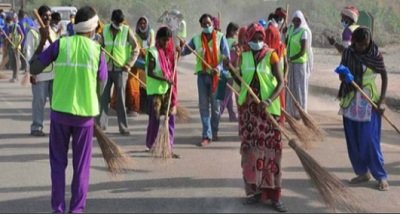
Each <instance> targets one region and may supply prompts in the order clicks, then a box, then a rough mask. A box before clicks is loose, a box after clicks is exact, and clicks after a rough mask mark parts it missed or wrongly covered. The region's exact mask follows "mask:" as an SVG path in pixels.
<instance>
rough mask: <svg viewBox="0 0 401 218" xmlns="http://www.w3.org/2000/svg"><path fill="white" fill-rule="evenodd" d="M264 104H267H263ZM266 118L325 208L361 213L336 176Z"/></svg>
mask: <svg viewBox="0 0 401 218" xmlns="http://www.w3.org/2000/svg"><path fill="white" fill-rule="evenodd" d="M234 74H235V75H236V77H237V78H238V79H239V80H240V81H241V83H243V84H244V85H245V87H246V88H247V89H248V92H249V93H250V94H251V96H252V97H253V98H254V100H255V101H256V103H258V104H259V103H261V101H260V99H259V98H258V96H257V95H256V94H255V93H254V92H253V90H252V89H251V88H250V87H249V85H248V84H247V83H245V81H244V80H243V79H242V77H240V76H238V74H236V73H235V72H234ZM263 103H264V104H266V106H267V103H266V102H263ZM266 114H267V117H268V118H269V120H270V121H271V122H272V124H273V125H274V126H275V127H276V128H278V129H279V130H280V132H281V133H282V134H283V135H284V136H285V137H286V138H287V139H288V141H289V146H290V147H291V148H292V149H293V150H294V151H295V153H296V154H297V156H298V158H299V159H300V161H301V163H302V166H303V168H304V169H305V171H306V173H307V174H308V176H309V178H310V179H311V181H312V182H313V184H314V185H315V186H316V188H317V190H318V191H319V193H320V195H321V196H322V198H323V200H324V202H325V204H326V206H327V207H328V208H331V209H332V210H333V211H334V210H336V209H342V210H345V211H347V212H361V211H363V209H362V208H361V206H360V205H359V204H358V202H359V200H358V199H357V197H355V196H354V195H353V194H352V192H351V191H349V190H348V189H347V187H346V186H345V185H344V184H343V183H342V182H341V180H340V179H338V178H337V177H336V176H334V175H332V174H331V173H329V172H328V171H327V170H326V169H325V168H323V167H322V166H321V165H320V164H319V163H318V162H317V161H316V160H314V159H313V157H312V156H310V155H309V154H308V153H307V152H306V151H305V150H303V149H302V148H301V146H300V145H299V144H300V143H299V142H298V141H297V140H296V139H293V138H290V136H289V135H288V134H287V133H286V132H285V131H283V128H282V127H281V126H280V125H279V124H278V123H277V121H276V120H275V119H274V117H273V116H272V115H271V114H269V113H268V112H267V111H266Z"/></svg>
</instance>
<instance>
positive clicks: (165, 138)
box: [150, 53, 179, 160]
mask: <svg viewBox="0 0 401 218" xmlns="http://www.w3.org/2000/svg"><path fill="white" fill-rule="evenodd" d="M178 58H179V53H177V55H176V59H175V64H174V71H173V77H172V78H173V80H174V78H175V75H176V69H177V64H178ZM172 95H173V85H171V86H170V93H169V96H168V102H167V110H166V115H165V116H164V122H163V124H162V125H161V128H160V129H159V132H158V134H157V137H156V140H155V143H154V144H153V146H152V149H151V150H150V152H151V153H152V155H153V157H156V158H162V159H164V160H166V159H169V158H171V157H172V155H173V152H172V150H171V145H170V133H169V124H168V121H169V112H170V106H171V97H172Z"/></svg>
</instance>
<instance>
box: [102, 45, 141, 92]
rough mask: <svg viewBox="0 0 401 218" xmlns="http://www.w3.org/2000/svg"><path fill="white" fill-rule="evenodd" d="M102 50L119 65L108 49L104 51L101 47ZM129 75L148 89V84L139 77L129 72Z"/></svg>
mask: <svg viewBox="0 0 401 218" xmlns="http://www.w3.org/2000/svg"><path fill="white" fill-rule="evenodd" d="M100 49H101V50H102V51H103V52H104V53H105V54H106V55H107V56H109V58H111V59H112V60H113V61H114V62H117V63H119V61H118V60H117V59H116V58H115V57H113V55H112V54H110V53H109V52H108V51H106V49H104V48H103V47H100ZM128 73H129V74H130V75H131V76H133V77H134V78H135V79H136V80H138V81H139V83H140V84H141V85H142V86H143V87H144V88H146V84H145V83H144V82H143V81H142V80H141V79H140V78H139V77H138V75H135V74H133V73H132V72H131V71H128Z"/></svg>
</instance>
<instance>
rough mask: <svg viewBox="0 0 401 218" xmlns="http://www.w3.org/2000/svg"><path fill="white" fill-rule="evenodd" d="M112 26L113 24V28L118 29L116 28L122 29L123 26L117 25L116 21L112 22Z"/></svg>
mask: <svg viewBox="0 0 401 218" xmlns="http://www.w3.org/2000/svg"><path fill="white" fill-rule="evenodd" d="M111 26H113V28H114V29H116V30H120V29H121V26H117V25H116V24H114V23H111Z"/></svg>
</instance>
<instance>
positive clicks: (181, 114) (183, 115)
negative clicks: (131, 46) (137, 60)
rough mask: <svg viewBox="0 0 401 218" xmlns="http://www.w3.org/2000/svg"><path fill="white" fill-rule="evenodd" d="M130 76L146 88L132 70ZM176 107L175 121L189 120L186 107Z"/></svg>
mask: <svg viewBox="0 0 401 218" xmlns="http://www.w3.org/2000/svg"><path fill="white" fill-rule="evenodd" d="M101 49H102V51H103V52H104V53H105V54H106V55H107V56H109V57H110V58H111V59H113V60H114V61H115V62H118V61H117V60H116V59H115V58H114V57H113V56H112V55H111V54H110V53H109V52H108V51H106V49H104V48H101ZM128 73H129V74H130V75H131V76H133V77H134V78H135V79H136V80H138V82H139V83H140V84H141V85H142V86H143V87H144V88H146V84H145V83H144V82H143V81H142V80H141V79H140V78H139V76H138V75H135V74H133V73H132V72H130V71H129V72H128ZM176 109H177V114H176V117H177V122H179V123H185V122H188V120H189V112H188V109H186V108H185V107H183V106H181V105H177V106H176Z"/></svg>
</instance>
